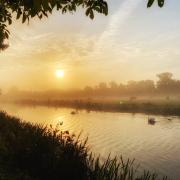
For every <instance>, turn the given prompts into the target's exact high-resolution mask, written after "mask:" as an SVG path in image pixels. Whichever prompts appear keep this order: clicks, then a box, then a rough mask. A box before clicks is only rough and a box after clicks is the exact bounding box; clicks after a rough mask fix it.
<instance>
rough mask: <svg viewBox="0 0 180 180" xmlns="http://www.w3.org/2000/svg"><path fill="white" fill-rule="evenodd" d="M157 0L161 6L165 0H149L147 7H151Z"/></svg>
mask: <svg viewBox="0 0 180 180" xmlns="http://www.w3.org/2000/svg"><path fill="white" fill-rule="evenodd" d="M155 1H156V2H157V3H158V5H159V7H163V5H164V0H148V3H147V7H151V6H152V5H153V3H154V2H155Z"/></svg>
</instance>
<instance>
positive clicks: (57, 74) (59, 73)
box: [56, 69, 64, 78]
mask: <svg viewBox="0 0 180 180" xmlns="http://www.w3.org/2000/svg"><path fill="white" fill-rule="evenodd" d="M56 77H57V78H63V77H64V70H62V69H57V70H56Z"/></svg>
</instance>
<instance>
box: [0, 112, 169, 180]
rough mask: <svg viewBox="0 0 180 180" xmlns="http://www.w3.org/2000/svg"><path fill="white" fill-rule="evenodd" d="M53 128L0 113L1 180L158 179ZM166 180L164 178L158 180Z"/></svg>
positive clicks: (127, 161)
mask: <svg viewBox="0 0 180 180" xmlns="http://www.w3.org/2000/svg"><path fill="white" fill-rule="evenodd" d="M60 125H61V124H59V125H57V127H55V128H53V127H52V126H51V127H49V128H48V127H44V126H42V125H39V124H31V123H27V122H24V121H21V120H20V119H18V118H16V117H12V116H9V115H8V114H7V113H5V112H0V179H1V180H20V179H22V180H49V179H52V180H157V179H158V175H157V174H154V173H150V172H149V171H144V172H141V171H139V170H138V166H136V165H135V164H134V160H132V161H131V160H129V159H128V160H126V161H124V160H123V158H122V157H121V158H117V157H115V158H111V157H110V156H108V158H107V159H106V160H105V161H103V162H102V161H101V160H100V157H95V156H93V155H92V153H90V151H89V148H88V145H87V140H85V141H83V142H82V141H81V140H80V136H77V137H76V136H75V135H73V134H72V135H71V134H69V132H68V131H60V130H59V126H60ZM159 179H162V180H167V177H164V178H163V177H162V178H161V177H159Z"/></svg>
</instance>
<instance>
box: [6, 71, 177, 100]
mask: <svg viewBox="0 0 180 180" xmlns="http://www.w3.org/2000/svg"><path fill="white" fill-rule="evenodd" d="M157 77H158V80H157V81H156V82H155V81H153V80H141V81H129V82H128V83H126V84H122V83H120V84H118V83H116V82H114V81H112V82H110V83H105V82H101V83H99V84H98V85H96V86H94V87H92V86H86V87H85V88H84V89H73V90H49V91H19V90H17V89H16V88H14V89H11V90H10V91H9V92H8V94H7V95H8V96H9V97H12V96H15V97H19V96H20V97H22V98H24V97H29V98H39V99H41V98H44V97H45V98H46V99H47V98H49V99H53V98H55V99H56V98H73V97H74V98H83V97H90V98H91V97H100V98H104V97H120V96H121V97H122V96H124V97H130V98H132V99H133V98H136V96H149V97H154V96H155V95H157V96H159V95H165V96H166V97H167V98H169V97H168V96H171V95H175V96H177V95H180V80H176V79H173V74H172V73H169V72H164V73H161V74H158V75H157Z"/></svg>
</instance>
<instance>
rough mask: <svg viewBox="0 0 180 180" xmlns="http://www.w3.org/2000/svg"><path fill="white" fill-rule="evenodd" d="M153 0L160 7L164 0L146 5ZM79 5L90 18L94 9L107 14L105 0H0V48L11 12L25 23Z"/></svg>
mask: <svg viewBox="0 0 180 180" xmlns="http://www.w3.org/2000/svg"><path fill="white" fill-rule="evenodd" d="M155 1H157V2H158V5H159V6H160V7H162V6H163V5H164V0H148V2H147V7H151V6H152V4H153V3H154V2H155ZM79 6H81V7H83V8H85V9H86V13H85V14H86V16H89V17H90V18H91V19H93V18H94V11H96V12H98V13H102V14H105V15H107V14H108V5H107V2H106V1H105V0H0V50H4V49H6V48H7V47H8V45H7V43H5V41H6V40H8V38H9V34H10V32H9V31H8V29H7V25H10V24H12V15H13V14H14V16H16V19H22V23H25V22H26V21H28V22H29V20H30V19H31V18H34V17H38V18H39V19H42V18H43V17H44V16H45V17H48V15H49V14H51V13H52V11H53V10H54V9H56V10H59V11H61V12H62V13H63V14H64V13H67V12H75V11H76V9H77V7H79Z"/></svg>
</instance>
